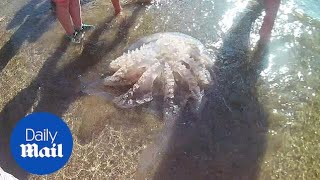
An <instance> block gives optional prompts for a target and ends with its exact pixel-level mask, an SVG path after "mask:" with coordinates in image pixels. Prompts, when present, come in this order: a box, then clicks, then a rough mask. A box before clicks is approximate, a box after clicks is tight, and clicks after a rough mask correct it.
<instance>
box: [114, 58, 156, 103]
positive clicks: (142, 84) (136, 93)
mask: <svg viewBox="0 0 320 180" xmlns="http://www.w3.org/2000/svg"><path fill="white" fill-rule="evenodd" d="M161 71H162V67H161V64H160V63H155V64H154V65H152V66H151V67H150V68H148V69H147V70H146V71H145V72H144V73H143V74H142V76H141V77H140V78H139V80H138V82H137V83H135V84H134V85H133V87H132V88H130V89H129V90H128V92H126V93H125V94H123V95H120V96H119V97H116V98H115V99H114V102H115V103H116V104H117V105H118V106H120V107H123V108H131V107H135V106H138V105H141V104H144V103H147V102H149V101H151V100H152V99H153V96H152V90H153V84H154V81H155V79H156V78H157V77H158V76H159V74H160V72H161Z"/></svg>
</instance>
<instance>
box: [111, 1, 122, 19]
mask: <svg viewBox="0 0 320 180" xmlns="http://www.w3.org/2000/svg"><path fill="white" fill-rule="evenodd" d="M111 2H112V5H113V8H114V15H118V14H119V13H120V12H121V10H122V7H121V4H120V0H111Z"/></svg>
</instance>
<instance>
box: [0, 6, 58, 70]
mask: <svg viewBox="0 0 320 180" xmlns="http://www.w3.org/2000/svg"><path fill="white" fill-rule="evenodd" d="M49 9H50V6H49V3H47V1H42V0H32V1H30V2H29V3H27V4H26V5H25V6H23V7H22V8H21V9H20V10H19V11H18V12H17V13H16V14H15V16H14V18H13V19H12V21H11V22H10V23H9V24H8V26H7V28H6V29H7V30H10V29H13V28H16V27H18V29H17V30H16V31H15V32H14V33H13V35H12V36H11V37H10V39H9V41H7V42H6V43H5V45H3V47H2V48H1V49H0V72H1V71H2V70H3V68H5V66H6V65H7V64H8V63H9V61H10V60H11V59H12V58H13V57H14V56H15V55H16V54H17V52H18V51H19V49H20V48H21V46H22V44H23V43H24V42H26V41H27V42H35V41H37V40H38V39H39V38H40V37H41V36H42V35H43V33H45V32H46V31H47V30H48V29H49V28H50V25H51V24H53V23H54V22H55V16H52V14H51V13H49V12H50V10H49Z"/></svg>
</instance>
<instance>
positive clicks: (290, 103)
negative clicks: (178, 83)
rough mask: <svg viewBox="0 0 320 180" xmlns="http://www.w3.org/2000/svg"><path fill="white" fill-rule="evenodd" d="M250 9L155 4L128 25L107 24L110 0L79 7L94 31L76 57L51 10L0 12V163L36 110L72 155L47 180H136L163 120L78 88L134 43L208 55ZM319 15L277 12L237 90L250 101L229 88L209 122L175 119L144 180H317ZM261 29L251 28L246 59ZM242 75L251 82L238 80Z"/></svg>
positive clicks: (37, 6) (290, 6) (18, 6)
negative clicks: (19, 126) (161, 39)
mask: <svg viewBox="0 0 320 180" xmlns="http://www.w3.org/2000/svg"><path fill="white" fill-rule="evenodd" d="M247 2H248V1H246V0H227V1H219V0H216V1H215V0H201V1H178V0H177V1H176V0H167V1H161V0H156V1H154V2H153V3H152V4H150V5H138V4H128V5H126V6H124V11H125V13H124V14H125V15H126V17H125V18H113V16H112V13H113V12H112V7H111V4H110V2H109V1H102V0H96V1H87V2H86V4H85V5H83V16H84V20H85V21H86V22H90V23H94V24H96V25H97V27H96V29H95V31H93V32H91V33H88V34H86V40H85V42H84V43H83V44H81V45H79V46H71V45H69V44H68V43H67V42H66V41H64V40H63V38H62V35H63V30H62V28H61V27H60V25H59V24H58V23H57V22H56V21H55V18H54V16H53V14H52V13H51V12H50V10H49V4H48V3H47V2H43V1H37V0H32V1H22V0H15V1H2V2H0V7H1V9H3V11H1V12H0V27H1V28H0V29H1V30H0V38H1V41H0V46H1V50H0V57H1V60H0V70H1V72H0V77H1V78H0V89H1V92H0V95H1V96H0V97H1V98H0V110H1V113H0V120H1V123H2V124H1V127H0V128H1V131H0V134H1V133H3V134H1V137H2V138H1V139H0V140H1V143H2V144H4V146H2V145H1V148H0V150H1V151H0V152H1V157H4V156H2V155H3V154H4V155H6V156H8V152H9V151H8V146H7V143H8V137H9V136H8V134H9V132H10V129H11V128H12V127H13V126H14V123H15V122H16V121H17V120H18V119H20V118H22V117H24V116H25V115H26V114H27V113H30V112H32V111H49V112H53V113H55V114H57V115H59V116H62V117H63V118H64V119H65V120H66V121H67V122H68V124H69V125H70V127H71V128H72V131H73V134H74V137H75V148H74V153H73V156H72V158H71V160H70V162H69V164H68V165H67V166H66V167H65V168H64V169H62V170H60V171H59V172H57V173H55V174H53V175H50V176H47V177H45V178H46V179H61V178H68V179H78V178H79V177H81V178H87V179H101V178H103V179H132V178H133V177H135V176H136V177H138V178H139V176H138V175H136V174H135V172H136V169H137V167H138V162H139V158H140V155H141V153H142V152H143V149H145V148H146V147H150V146H151V147H152V145H150V143H151V142H153V141H154V139H155V137H156V136H157V134H159V132H161V129H162V127H163V122H162V120H161V116H159V115H157V114H156V113H152V112H150V111H149V110H148V109H147V108H146V107H141V108H137V109H133V110H121V109H118V108H117V107H115V106H114V105H113V104H112V103H110V102H108V101H105V100H103V99H101V98H99V97H93V96H92V97H90V96H86V95H83V94H82V93H81V92H80V90H81V81H83V80H84V79H85V80H86V81H94V80H96V79H97V78H99V77H100V76H104V75H106V74H108V73H109V72H108V69H107V66H108V64H109V63H110V61H111V60H113V59H115V58H116V57H118V56H120V55H121V54H122V53H123V51H124V50H125V49H126V48H127V47H128V46H129V45H130V44H132V43H133V42H134V41H135V40H137V39H139V38H141V37H143V36H146V35H149V34H153V33H156V32H166V31H177V32H181V33H185V34H188V35H191V36H193V37H195V38H197V39H199V40H200V41H201V42H202V43H203V44H204V45H205V46H206V47H207V48H208V49H209V50H211V52H212V53H215V52H216V51H219V48H220V47H221V45H222V44H221V42H222V41H223V39H224V37H225V35H226V33H227V30H228V29H229V28H230V27H231V26H232V24H233V19H234V18H235V17H236V16H237V12H239V11H241V10H242V9H243V8H245V7H246V3H247ZM3 7H6V8H3ZM317 8H319V6H317V3H315V2H313V1H311V0H305V1H293V0H287V1H283V3H282V5H281V7H280V10H279V12H278V18H277V20H276V24H275V27H274V30H273V34H272V39H271V42H270V44H269V51H268V55H267V56H266V58H265V59H264V60H263V61H262V62H263V63H262V64H261V65H260V66H259V70H257V71H258V73H259V76H258V77H257V78H256V79H254V78H253V79H254V80H253V81H252V82H250V81H251V80H250V78H248V79H249V80H246V79H245V80H244V81H249V82H248V84H253V85H250V89H254V91H255V92H254V93H247V94H246V93H242V90H243V89H242V87H240V86H235V87H234V86H232V85H230V89H227V88H226V89H225V90H226V91H230V93H228V92H225V93H226V94H227V95H228V96H225V97H226V98H225V99H222V100H221V99H220V101H221V102H217V103H216V104H217V105H216V106H214V105H212V109H210V111H209V114H207V116H209V115H211V116H214V122H210V121H203V123H201V122H199V121H196V117H194V118H193V117H192V116H191V118H190V116H189V117H188V114H185V115H184V116H182V119H187V120H185V121H184V120H180V121H179V122H180V123H178V125H177V127H176V128H175V129H174V131H175V132H174V138H172V140H171V143H172V146H170V148H171V149H170V148H169V151H167V152H166V153H167V154H165V155H164V156H161V159H160V161H161V162H159V164H158V165H156V166H155V167H153V168H154V169H152V168H151V169H148V170H147V171H148V172H142V174H143V173H147V174H148V173H149V174H148V175H147V176H148V177H152V176H153V178H154V179H159V178H160V177H161V178H164V177H166V179H177V178H178V179H179V178H180V179H188V178H191V177H199V178H203V179H206V178H208V177H215V178H218V179H230V178H231V179H232V178H235V177H237V178H239V177H240V178H242V179H319V176H320V172H319V169H320V167H319V166H320V165H319V164H320V159H319V157H320V154H319V151H318V148H319V146H320V142H319V140H318V139H319V138H318V137H319V134H320V131H319V129H320V123H319V122H320V121H319V120H320V119H319V117H320V114H319V112H318V109H319V106H320V104H319V102H320V98H319V82H320V69H319V68H320V62H319V59H320V58H319V57H320V46H319V42H320V22H319V11H318V10H317ZM261 20H262V19H261V17H260V18H258V20H257V21H256V23H255V24H254V26H253V28H252V32H251V35H250V37H251V48H252V49H253V47H254V44H255V43H256V42H257V40H258V38H259V37H258V35H257V34H258V30H259V27H260V26H259V25H260V24H261ZM235 23H236V22H235ZM220 67H223V66H220ZM234 75H235V76H237V75H238V74H234ZM242 76H243V77H244V78H246V76H248V77H251V76H252V74H244V73H242V72H239V77H242ZM228 80H229V81H233V80H235V81H239V82H240V81H241V79H237V78H236V77H230V79H227V81H228ZM236 84H237V83H236ZM244 89H245V88H244ZM234 90H235V91H238V92H233V91H234ZM213 104H214V102H213ZM220 104H224V105H222V106H219V105H220ZM210 108H211V106H210ZM212 113H213V114H212ZM204 116H206V115H204ZM183 117H184V118H183ZM207 122H209V124H207ZM208 127H209V128H208ZM202 131H203V132H202ZM153 158H154V155H152V148H151V153H149V154H148V152H146V153H145V154H144V155H143V156H142V157H141V159H140V165H139V166H140V167H141V166H149V164H153V163H145V162H146V161H150V160H155V159H153ZM7 161H10V163H7ZM0 164H1V167H2V168H3V169H4V170H6V171H7V172H10V173H13V174H14V175H16V177H19V178H22V179H24V178H26V177H27V174H26V173H24V172H23V171H21V170H20V169H19V168H18V167H17V166H16V165H15V164H14V163H13V160H12V159H10V157H8V158H4V159H3V158H1V159H0ZM142 169H143V168H142ZM142 171H145V169H144V170H142ZM190 171H192V173H187V172H190ZM142 176H145V175H142ZM33 178H39V179H41V177H34V176H32V179H33Z"/></svg>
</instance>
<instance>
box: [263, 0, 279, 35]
mask: <svg viewBox="0 0 320 180" xmlns="http://www.w3.org/2000/svg"><path fill="white" fill-rule="evenodd" d="M262 3H263V6H264V9H265V12H266V15H265V16H264V18H263V23H262V26H261V28H260V31H259V35H260V38H261V39H262V40H263V41H269V40H270V37H271V31H272V28H273V25H274V21H275V19H276V17H277V12H278V9H279V6H280V0H263V1H262Z"/></svg>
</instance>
